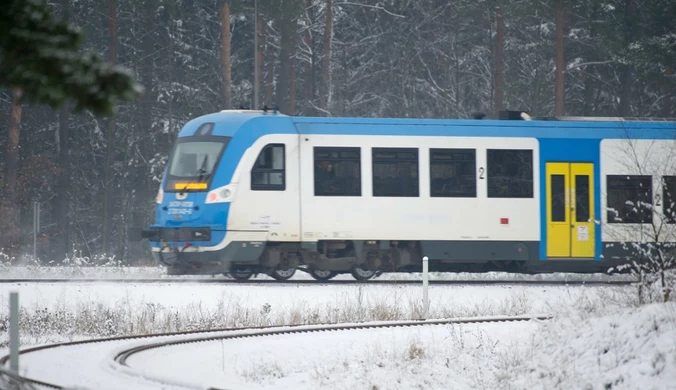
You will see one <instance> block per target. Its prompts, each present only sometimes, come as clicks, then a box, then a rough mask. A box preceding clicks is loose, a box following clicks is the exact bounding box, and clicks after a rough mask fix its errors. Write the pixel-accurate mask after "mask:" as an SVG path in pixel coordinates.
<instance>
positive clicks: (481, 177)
mask: <svg viewBox="0 0 676 390" xmlns="http://www.w3.org/2000/svg"><path fill="white" fill-rule="evenodd" d="M484 172H486V170H485V169H484V167H481V168H479V179H481V180H483V179H484Z"/></svg>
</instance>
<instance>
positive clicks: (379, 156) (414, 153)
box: [372, 148, 419, 197]
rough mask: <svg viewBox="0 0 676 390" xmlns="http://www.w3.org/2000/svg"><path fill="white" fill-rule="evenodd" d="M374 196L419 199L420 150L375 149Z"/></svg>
mask: <svg viewBox="0 0 676 390" xmlns="http://www.w3.org/2000/svg"><path fill="white" fill-rule="evenodd" d="M372 152H373V196H392V197H417V196H419V186H418V149H416V148H373V151H372Z"/></svg>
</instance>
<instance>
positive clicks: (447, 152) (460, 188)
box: [430, 149, 476, 198]
mask: <svg viewBox="0 0 676 390" xmlns="http://www.w3.org/2000/svg"><path fill="white" fill-rule="evenodd" d="M430 196H431V197H446V198H476V151H475V150H474V149H430Z"/></svg>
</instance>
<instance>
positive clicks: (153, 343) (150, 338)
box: [0, 316, 552, 390]
mask: <svg viewBox="0 0 676 390" xmlns="http://www.w3.org/2000/svg"><path fill="white" fill-rule="evenodd" d="M550 319H552V317H551V316H493V317H474V318H472V317H469V318H453V319H433V320H404V321H383V322H368V323H349V324H321V325H289V326H282V327H272V328H271V327H247V328H225V329H212V330H201V331H187V332H175V333H161V334H153V335H137V336H122V337H112V338H102V339H93V340H83V341H73V342H65V343H56V344H50V345H43V346H38V347H33V348H27V349H24V350H22V351H21V352H20V355H26V354H29V353H35V352H39V351H44V350H47V349H53V348H62V347H69V346H76V345H83V344H97V343H106V342H112V341H124V340H139V343H138V345H133V346H131V347H130V346H125V347H122V348H118V350H116V351H114V352H113V353H112V354H111V355H110V356H109V357H110V359H109V361H108V365H109V366H110V368H112V369H113V370H116V371H117V372H120V373H123V374H126V375H130V376H140V374H138V373H136V372H135V371H134V369H133V368H132V367H130V366H129V365H128V364H127V360H128V359H129V358H130V357H131V356H133V355H136V354H140V353H142V352H144V351H148V350H151V349H156V348H162V347H168V346H175V345H181V344H190V343H199V342H211V341H221V340H231V339H239V338H259V337H267V336H275V335H290V334H299V333H317V332H333V331H350V330H364V329H377V328H380V329H385V328H402V327H421V326H433V325H450V324H481V323H498V322H521V321H534V320H535V321H546V320H550ZM161 338H165V340H159V339H161ZM8 361H9V355H7V356H4V357H2V358H0V367H3V368H4V367H5V366H6V365H7V363H8ZM1 374H2V372H0V375H1ZM143 379H144V380H148V381H152V382H156V383H158V384H164V385H176V386H181V387H188V388H190V387H193V388H194V387H195V386H194V385H191V384H188V383H181V382H178V381H174V380H169V379H166V378H153V377H149V376H148V375H143ZM19 380H20V382H21V383H24V384H29V385H34V386H37V387H38V388H51V389H65V387H63V386H62V385H59V384H56V383H49V382H45V381H41V380H38V379H33V378H26V377H20V378H19ZM209 390H224V389H219V388H215V387H211V388H209Z"/></svg>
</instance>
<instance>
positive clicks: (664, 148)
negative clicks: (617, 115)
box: [601, 139, 676, 242]
mask: <svg viewBox="0 0 676 390" xmlns="http://www.w3.org/2000/svg"><path fill="white" fill-rule="evenodd" d="M607 175H627V176H629V175H650V176H652V201H653V206H652V207H653V208H654V214H653V223H652V224H649V223H644V224H639V223H629V224H617V223H608V213H607V210H608V188H607V184H608V182H607V180H606V176H607ZM674 175H676V141H674V140H642V139H624V140H623V139H605V140H602V141H601V178H602V180H601V210H602V213H601V215H602V219H601V221H602V223H603V229H602V232H603V234H602V240H603V241H614V242H636V241H639V242H655V238H656V234H657V235H659V236H658V237H657V238H658V241H661V242H676V224H668V223H663V222H664V218H663V213H664V211H665V209H664V206H665V203H664V199H663V195H662V189H663V184H662V181H661V178H662V177H663V176H674Z"/></svg>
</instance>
